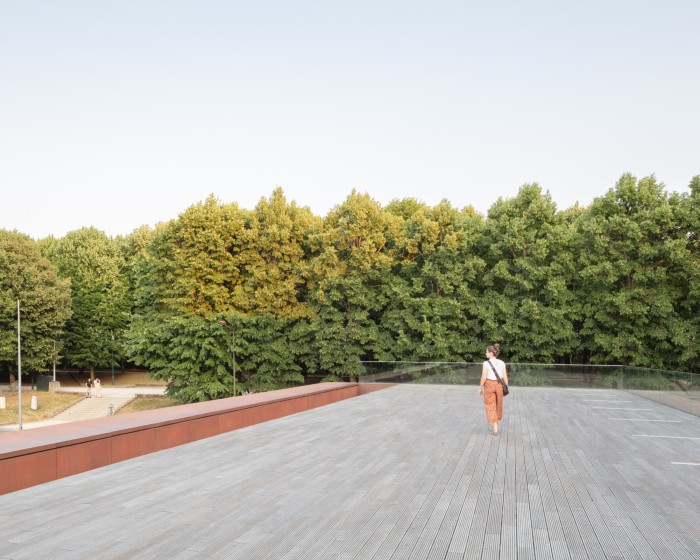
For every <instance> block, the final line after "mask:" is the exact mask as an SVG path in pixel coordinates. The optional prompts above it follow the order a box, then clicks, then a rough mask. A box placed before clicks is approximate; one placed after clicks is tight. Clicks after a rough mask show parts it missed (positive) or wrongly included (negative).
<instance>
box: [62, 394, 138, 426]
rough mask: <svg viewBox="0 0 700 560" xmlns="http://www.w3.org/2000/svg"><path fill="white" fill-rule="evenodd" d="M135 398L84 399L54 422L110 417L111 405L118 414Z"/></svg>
mask: <svg viewBox="0 0 700 560" xmlns="http://www.w3.org/2000/svg"><path fill="white" fill-rule="evenodd" d="M134 398H135V397H134V396H133V395H129V396H104V397H102V398H99V399H98V398H97V397H92V398H89V399H87V398H85V399H82V400H81V401H80V402H79V403H76V404H74V405H73V406H71V407H70V408H68V409H67V410H64V411H63V412H61V413H60V414H57V415H56V416H54V417H53V420H56V421H60V422H75V421H76V420H89V419H92V418H102V417H103V416H109V405H110V404H111V405H112V407H113V409H114V410H113V411H114V412H117V410H119V409H120V408H121V407H123V406H124V405H126V404H127V403H129V402H130V401H132V400H133V399H134Z"/></svg>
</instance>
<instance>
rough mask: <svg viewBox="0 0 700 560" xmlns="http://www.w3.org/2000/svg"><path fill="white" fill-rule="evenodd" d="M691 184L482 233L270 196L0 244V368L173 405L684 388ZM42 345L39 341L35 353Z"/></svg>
mask: <svg viewBox="0 0 700 560" xmlns="http://www.w3.org/2000/svg"><path fill="white" fill-rule="evenodd" d="M698 228H700V177H695V178H694V179H693V180H692V181H691V184H690V192H689V193H687V194H683V195H679V194H675V193H674V194H668V193H667V192H666V191H665V190H664V187H663V185H662V184H659V183H658V182H657V181H656V179H655V178H654V177H653V176H651V177H646V178H644V179H641V180H637V179H636V178H635V177H633V176H631V175H624V176H623V177H621V179H620V180H619V181H618V183H617V184H616V186H615V187H614V188H612V189H610V190H609V191H608V192H607V193H606V194H605V195H604V196H602V197H600V198H597V199H596V200H594V201H593V202H592V203H591V204H590V205H589V206H588V207H585V208H584V207H580V206H575V207H572V208H569V209H565V210H558V209H557V207H556V205H555V204H554V202H553V201H552V199H551V197H550V196H549V194H547V193H543V192H542V190H541V189H540V187H539V186H538V185H536V184H532V185H525V186H523V187H522V188H521V189H520V191H519V193H518V195H517V196H515V197H514V198H511V199H499V200H498V201H497V202H496V203H494V204H493V206H492V207H491V208H490V210H489V212H488V214H487V215H486V216H483V215H481V214H479V213H477V212H475V211H474V210H473V208H471V207H467V208H465V209H461V210H459V209H456V208H454V207H452V206H451V205H450V203H449V202H447V201H443V202H442V203H440V204H438V205H437V206H434V207H430V206H428V205H426V204H423V203H421V202H419V201H416V200H413V199H403V200H395V201H393V202H391V203H390V204H388V205H386V206H384V207H383V206H382V205H380V204H379V203H377V202H376V201H374V200H373V199H372V198H371V197H370V196H369V195H366V194H359V193H357V192H354V191H353V192H352V193H351V194H350V195H349V196H348V197H347V199H346V200H345V201H344V202H343V203H342V204H340V205H339V206H337V207H335V208H334V209H332V210H331V211H330V212H329V213H328V215H327V216H326V217H325V218H320V217H317V216H315V215H314V214H312V213H311V211H310V210H309V209H307V208H302V207H298V206H297V205H296V204H295V203H293V202H292V203H290V202H288V201H287V200H286V198H285V196H284V194H283V192H282V190H281V189H276V190H275V191H274V192H273V193H272V195H271V196H270V198H269V199H265V198H263V199H262V200H261V201H260V203H259V204H258V205H257V207H256V208H255V209H253V210H246V209H242V208H240V207H239V206H238V205H237V204H224V203H221V202H219V201H218V200H216V199H215V198H213V197H210V198H209V199H207V200H205V201H203V202H201V203H198V204H195V205H193V206H191V207H190V208H188V209H187V210H185V211H184V212H183V213H182V214H181V215H180V216H179V217H178V218H176V219H174V220H171V221H170V222H167V223H165V224H160V225H158V226H156V227H155V228H147V227H144V228H140V229H138V230H136V231H134V232H133V233H132V234H130V235H129V236H126V237H117V238H114V239H112V238H109V237H107V236H106V235H105V234H104V233H102V232H100V231H98V230H96V229H94V228H85V229H81V230H77V231H74V232H71V233H69V234H67V235H66V236H65V237H63V238H61V239H54V238H47V239H42V240H39V241H34V240H32V239H30V238H29V237H27V236H25V235H23V234H21V233H18V232H9V231H3V230H0V288H1V291H0V371H1V370H5V371H8V372H10V371H12V370H13V368H16V363H15V362H16V301H17V299H20V300H21V301H22V302H23V307H24V318H23V327H24V330H25V332H24V337H25V343H24V344H25V350H24V352H25V356H26V358H24V360H23V364H24V367H25V368H29V369H33V370H35V371H40V370H42V369H46V368H47V367H48V365H49V364H50V363H51V361H52V359H53V357H54V355H55V353H56V352H59V353H60V359H61V362H62V363H63V364H64V365H70V366H74V367H80V368H85V369H91V368H95V367H105V366H108V365H109V364H110V362H111V361H112V360H116V361H118V362H122V363H123V362H124V361H127V360H128V361H130V362H131V363H134V364H137V365H143V366H146V367H148V368H149V369H150V370H151V372H152V374H153V375H154V376H156V377H158V378H162V379H167V380H170V382H171V386H170V392H171V394H172V395H173V396H174V397H176V398H178V399H180V400H182V401H198V400H206V399H211V398H217V397H223V396H228V395H230V394H231V391H232V353H231V344H232V337H231V332H230V331H229V330H227V329H225V328H224V327H222V325H221V324H219V321H221V320H223V321H226V322H227V323H228V324H229V325H233V326H234V327H235V338H236V365H237V371H238V377H239V378H238V384H237V385H238V390H239V391H241V392H243V391H263V390H269V389H273V388H280V387H288V386H293V385H297V384H300V383H303V381H304V377H303V376H304V374H317V375H322V376H326V378H328V379H333V378H346V377H347V376H353V375H357V374H358V373H360V361H361V360H368V361H369V360H407V361H465V360H466V361H472V360H477V359H480V357H481V354H482V351H483V348H484V346H485V345H486V343H488V342H491V341H499V342H500V343H501V344H502V346H503V347H504V348H505V349H506V352H507V356H506V358H507V359H508V360H509V361H514V362H547V363H548V362H559V363H598V364H606V363H622V364H626V365H637V366H643V367H653V368H667V369H681V370H688V371H700V341H699V340H698V337H697V332H698V327H699V325H698V322H699V321H700V232H699V231H698ZM54 342H55V343H56V344H57V346H56V348H58V351H56V350H54Z"/></svg>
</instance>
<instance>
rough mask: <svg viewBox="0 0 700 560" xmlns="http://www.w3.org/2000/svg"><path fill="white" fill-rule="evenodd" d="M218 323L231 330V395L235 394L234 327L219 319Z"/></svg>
mask: <svg viewBox="0 0 700 560" xmlns="http://www.w3.org/2000/svg"><path fill="white" fill-rule="evenodd" d="M219 324H221V325H223V326H224V327H226V328H227V329H228V330H230V331H231V357H232V358H233V396H234V397H235V396H236V329H235V328H234V327H232V326H231V325H229V324H228V323H227V322H226V321H224V320H223V319H221V320H220V321H219Z"/></svg>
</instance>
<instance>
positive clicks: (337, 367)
mask: <svg viewBox="0 0 700 560" xmlns="http://www.w3.org/2000/svg"><path fill="white" fill-rule="evenodd" d="M400 226H401V218H400V217H399V216H396V215H394V214H391V213H390V212H387V211H385V210H383V209H382V208H381V206H380V205H379V203H377V202H376V201H375V200H373V199H372V198H370V197H369V196H368V195H362V194H359V193H357V192H355V191H353V192H352V193H351V194H350V195H349V196H348V198H347V199H346V200H345V202H343V203H342V204H341V205H339V206H337V207H336V208H334V209H333V210H332V211H331V212H329V214H328V215H327V216H326V218H325V220H324V224H323V229H322V231H321V232H320V233H319V234H318V236H317V237H316V242H317V243H318V247H319V248H320V253H319V255H318V256H317V257H316V258H315V259H314V261H313V270H314V275H315V276H314V278H315V283H314V285H313V286H314V287H313V290H312V291H311V292H310V294H309V301H310V303H311V305H312V309H313V313H314V314H313V316H312V319H311V329H312V332H313V337H314V340H315V350H316V353H317V356H318V367H319V369H320V371H322V372H325V373H328V374H329V375H330V377H329V378H337V377H339V378H345V377H347V376H355V375H357V374H359V373H360V360H373V359H386V358H387V357H390V355H391V354H390V348H391V346H392V340H391V337H390V335H389V334H388V333H387V332H385V331H383V330H382V329H381V328H380V322H381V317H382V314H383V312H384V310H385V308H386V306H387V304H388V302H389V300H390V298H391V296H392V289H391V271H392V267H393V265H394V264H395V259H396V256H397V253H396V247H397V238H398V237H399V236H400V235H401V227H400Z"/></svg>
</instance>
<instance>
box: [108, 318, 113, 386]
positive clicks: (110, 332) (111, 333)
mask: <svg viewBox="0 0 700 560" xmlns="http://www.w3.org/2000/svg"><path fill="white" fill-rule="evenodd" d="M109 334H110V335H112V347H111V349H110V350H111V351H112V355H111V358H112V360H111V361H112V387H114V333H113V332H112V331H109Z"/></svg>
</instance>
